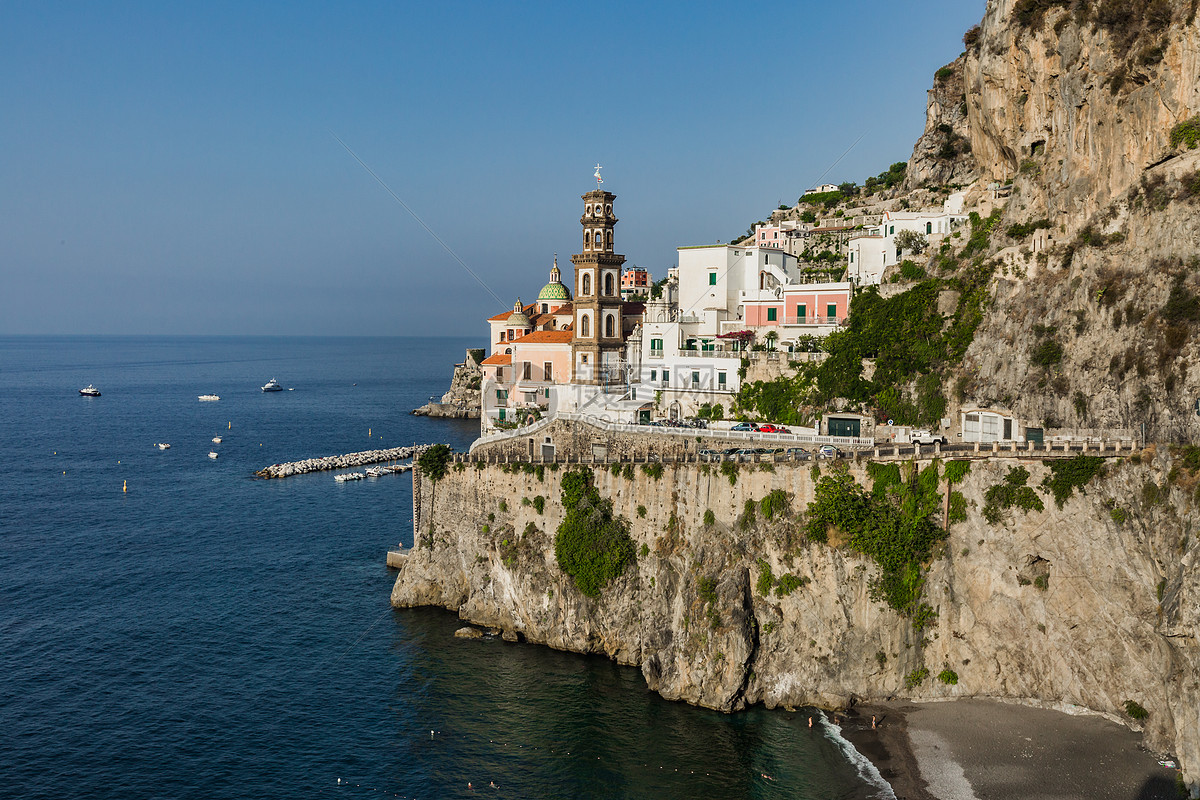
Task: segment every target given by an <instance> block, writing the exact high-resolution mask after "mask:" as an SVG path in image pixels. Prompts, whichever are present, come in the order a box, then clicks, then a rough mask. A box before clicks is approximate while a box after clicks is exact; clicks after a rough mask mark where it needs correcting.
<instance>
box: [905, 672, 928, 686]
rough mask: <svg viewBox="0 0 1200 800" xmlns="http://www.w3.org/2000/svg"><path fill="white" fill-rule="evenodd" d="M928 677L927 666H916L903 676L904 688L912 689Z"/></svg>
mask: <svg viewBox="0 0 1200 800" xmlns="http://www.w3.org/2000/svg"><path fill="white" fill-rule="evenodd" d="M928 677H929V667H917V668H916V669H914V670H913V671H912V672H910V673H908V675H906V676H904V688H905V689H912V688H914V687H916V686H919V685H920V684H922V683H924V682H925V679H926V678H928Z"/></svg>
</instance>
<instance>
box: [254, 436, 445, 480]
mask: <svg viewBox="0 0 1200 800" xmlns="http://www.w3.org/2000/svg"><path fill="white" fill-rule="evenodd" d="M431 446H432V445H427V444H418V445H413V446H411V447H392V448H390V449H387V450H365V451H363V452H361V453H347V454H346V455H344V456H322V457H321V458H306V459H304V460H303V461H291V462H289V463H287V464H272V465H271V466H269V467H265V468H264V469H260V470H259V471H258V472H256V473H254V474H255V475H257V476H258V477H260V478H287V477H290V476H292V475H303V474H305V473H307V472H322V471H324V470H330V469H345V468H347V467H361V466H365V465H366V464H378V463H380V462H381V461H396V460H399V459H401V458H416V457H417V456H419V455H421V453H424V452H425V451H426V450H428V449H429V448H430V447H431Z"/></svg>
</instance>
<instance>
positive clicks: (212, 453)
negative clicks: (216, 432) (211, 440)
mask: <svg viewBox="0 0 1200 800" xmlns="http://www.w3.org/2000/svg"><path fill="white" fill-rule="evenodd" d="M208 457H209V458H216V457H217V451H216V450H209V451H208Z"/></svg>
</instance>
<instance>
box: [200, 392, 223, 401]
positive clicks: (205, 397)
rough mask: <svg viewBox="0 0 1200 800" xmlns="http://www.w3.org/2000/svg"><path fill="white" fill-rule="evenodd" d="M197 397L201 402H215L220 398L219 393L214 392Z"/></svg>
mask: <svg viewBox="0 0 1200 800" xmlns="http://www.w3.org/2000/svg"><path fill="white" fill-rule="evenodd" d="M197 399H198V400H200V401H202V402H216V401H217V400H220V399H221V398H220V396H219V395H215V394H202V395H200V396H199V397H198V398H197Z"/></svg>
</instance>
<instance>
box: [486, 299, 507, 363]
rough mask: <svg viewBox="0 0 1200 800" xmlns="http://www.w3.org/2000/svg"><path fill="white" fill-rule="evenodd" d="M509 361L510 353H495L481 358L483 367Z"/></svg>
mask: <svg viewBox="0 0 1200 800" xmlns="http://www.w3.org/2000/svg"><path fill="white" fill-rule="evenodd" d="M510 313H511V312H510ZM511 363H512V353H496V354H495V355H493V356H488V357H487V358H485V359H484V360H483V366H485V367H502V366H504V365H505V364H511Z"/></svg>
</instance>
